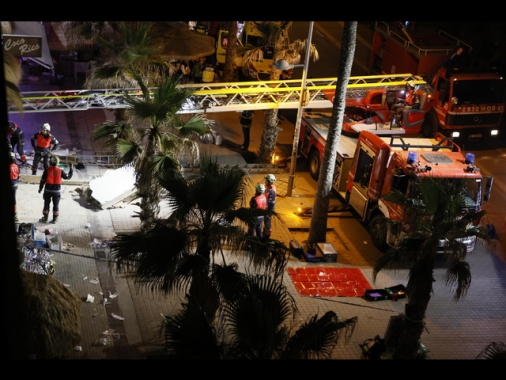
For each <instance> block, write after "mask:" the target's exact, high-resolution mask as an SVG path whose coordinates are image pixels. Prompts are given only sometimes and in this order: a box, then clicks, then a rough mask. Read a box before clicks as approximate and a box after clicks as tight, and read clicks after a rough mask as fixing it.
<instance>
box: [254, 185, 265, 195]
mask: <svg viewBox="0 0 506 380" xmlns="http://www.w3.org/2000/svg"><path fill="white" fill-rule="evenodd" d="M255 190H256V192H257V193H258V194H262V193H265V185H264V184H263V183H259V184H258V185H256V186H255Z"/></svg>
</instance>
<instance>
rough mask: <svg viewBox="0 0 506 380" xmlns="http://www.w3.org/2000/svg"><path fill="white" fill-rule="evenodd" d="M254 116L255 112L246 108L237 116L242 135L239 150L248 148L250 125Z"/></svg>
mask: <svg viewBox="0 0 506 380" xmlns="http://www.w3.org/2000/svg"><path fill="white" fill-rule="evenodd" d="M254 116H255V113H254V112H253V111H250V110H247V111H242V112H241V116H240V117H239V123H240V124H241V128H242V136H243V140H242V141H243V142H242V145H241V150H248V148H249V141H250V135H251V133H250V131H251V125H252V124H253V117H254Z"/></svg>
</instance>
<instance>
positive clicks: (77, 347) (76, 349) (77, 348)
mask: <svg viewBox="0 0 506 380" xmlns="http://www.w3.org/2000/svg"><path fill="white" fill-rule="evenodd" d="M82 350H83V348H82V347H81V346H75V347H74V351H82Z"/></svg>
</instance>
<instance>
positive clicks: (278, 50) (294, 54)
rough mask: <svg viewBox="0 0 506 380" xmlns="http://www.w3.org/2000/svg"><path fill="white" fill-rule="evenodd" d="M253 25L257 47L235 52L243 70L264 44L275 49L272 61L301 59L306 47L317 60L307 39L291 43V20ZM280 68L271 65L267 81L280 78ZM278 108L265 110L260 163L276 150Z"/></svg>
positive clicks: (262, 52)
mask: <svg viewBox="0 0 506 380" xmlns="http://www.w3.org/2000/svg"><path fill="white" fill-rule="evenodd" d="M255 26H256V28H257V29H258V31H259V32H260V33H261V38H259V39H258V41H260V43H259V45H258V46H246V47H245V48H244V49H240V50H239V51H238V54H239V55H241V56H242V65H243V70H248V69H249V67H250V65H251V64H252V62H254V61H256V60H259V59H263V55H264V49H265V48H266V47H273V48H274V55H273V56H274V62H276V61H277V60H280V59H284V60H286V61H287V62H288V63H289V64H296V63H299V62H300V53H301V51H303V50H306V54H310V57H312V58H313V61H317V60H318V58H319V56H318V50H317V49H316V46H314V45H311V46H310V47H309V49H308V46H306V45H307V40H304V41H303V40H295V41H293V42H291V43H287V41H288V38H287V36H288V31H289V29H290V28H291V26H292V22H291V21H258V22H255ZM280 75H281V71H280V70H278V69H276V68H275V67H272V69H271V72H270V77H269V79H270V80H279V77H280ZM278 124H279V119H278V109H277V108H274V109H270V110H267V111H265V119H264V127H263V131H262V137H261V140H260V147H259V150H258V156H259V159H260V161H261V162H271V160H272V157H273V155H274V152H275V149H276V141H277V139H278V132H279V129H278Z"/></svg>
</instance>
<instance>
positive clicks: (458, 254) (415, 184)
mask: <svg viewBox="0 0 506 380" xmlns="http://www.w3.org/2000/svg"><path fill="white" fill-rule="evenodd" d="M464 190H465V181H464V180H462V179H442V178H431V177H425V178H422V179H419V178H413V180H412V181H411V182H410V190H409V193H410V194H411V195H412V197H413V199H412V200H411V201H410V200H408V199H407V197H406V196H405V195H404V194H400V193H391V194H387V195H385V198H386V199H388V200H390V201H392V202H396V203H399V204H401V205H403V206H404V207H405V214H409V215H412V222H411V223H410V225H411V226H413V227H414V229H413V231H411V232H410V233H409V234H407V236H406V237H405V238H404V239H402V240H401V241H400V242H399V243H398V244H397V245H396V246H395V247H394V248H392V249H389V250H388V251H387V252H386V253H385V254H384V255H383V256H382V257H381V258H380V259H379V260H378V262H377V263H376V265H375V266H374V269H373V277H374V279H376V276H377V274H378V273H379V271H381V270H382V269H383V268H394V269H396V268H401V267H402V268H404V267H406V266H407V267H408V268H409V274H408V277H409V279H408V283H407V286H406V291H407V294H408V302H407V303H406V306H405V310H404V314H403V315H401V316H400V317H401V322H400V323H399V325H398V326H397V327H395V328H394V329H392V331H391V338H390V339H389V343H388V345H389V347H388V349H389V350H390V351H391V352H392V353H393V357H394V358H395V359H416V358H418V357H419V353H418V352H419V348H420V337H421V334H422V332H423V329H424V325H425V322H424V321H425V312H426V310H427V306H428V304H429V301H430V298H431V294H432V292H433V287H432V284H433V282H434V281H435V279H434V274H433V270H434V264H435V260H436V258H437V257H438V255H440V254H442V255H444V256H445V257H446V263H447V268H446V275H445V282H446V284H447V286H448V287H449V288H451V289H452V291H453V292H454V297H453V299H454V301H456V302H457V301H459V300H461V299H462V298H463V297H464V296H465V295H466V293H467V291H468V289H469V287H470V285H471V270H470V267H469V264H468V262H467V261H466V260H465V258H466V254H467V249H466V246H465V244H464V243H462V242H461V241H460V239H462V238H463V237H468V236H476V237H477V238H478V241H479V242H491V239H490V237H489V236H488V234H487V233H486V231H485V229H484V228H483V227H481V226H479V225H476V224H477V223H476V221H478V220H480V218H481V217H482V216H483V215H484V214H485V211H484V210H481V211H471V212H468V213H465V214H464V212H465V211H467V208H466V202H465V196H464ZM464 210H465V211H464ZM442 241H444V242H445V246H444V252H443V253H439V252H440V250H441V242H442Z"/></svg>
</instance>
